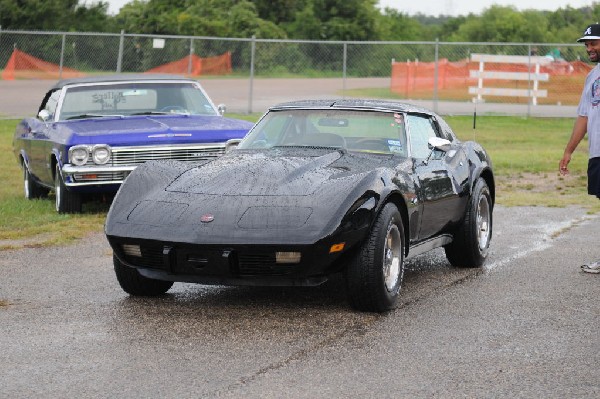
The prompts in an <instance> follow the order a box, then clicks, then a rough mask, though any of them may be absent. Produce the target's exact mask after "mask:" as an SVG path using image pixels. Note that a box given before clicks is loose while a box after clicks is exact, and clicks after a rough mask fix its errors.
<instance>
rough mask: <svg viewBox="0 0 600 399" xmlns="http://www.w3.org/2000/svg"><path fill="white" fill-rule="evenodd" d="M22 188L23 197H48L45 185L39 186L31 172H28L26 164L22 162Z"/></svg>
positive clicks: (30, 198)
mask: <svg viewBox="0 0 600 399" xmlns="http://www.w3.org/2000/svg"><path fill="white" fill-rule="evenodd" d="M23 189H24V192H25V198H27V199H29V200H32V199H37V198H46V197H48V192H49V191H50V190H48V189H47V188H45V187H42V186H40V185H39V184H38V183H37V182H36V181H35V179H34V178H33V176H31V173H29V169H28V168H27V165H25V164H24V163H23Z"/></svg>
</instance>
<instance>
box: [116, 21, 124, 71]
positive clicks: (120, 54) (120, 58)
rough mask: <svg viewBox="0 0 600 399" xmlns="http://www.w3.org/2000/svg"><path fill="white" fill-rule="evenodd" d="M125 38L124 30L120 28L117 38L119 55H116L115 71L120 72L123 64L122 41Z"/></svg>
mask: <svg viewBox="0 0 600 399" xmlns="http://www.w3.org/2000/svg"><path fill="white" fill-rule="evenodd" d="M124 39H125V31H124V30H123V29H121V38H120V39H119V56H118V57H117V73H121V68H122V65H123V42H124Z"/></svg>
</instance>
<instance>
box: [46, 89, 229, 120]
mask: <svg viewBox="0 0 600 399" xmlns="http://www.w3.org/2000/svg"><path fill="white" fill-rule="evenodd" d="M59 112H60V114H59V118H58V119H59V120H68V119H82V118H94V117H103V116H113V115H119V116H128V115H169V114H183V115H218V114H219V113H218V111H217V110H216V109H215V107H214V105H213V104H212V102H211V101H210V100H209V99H208V97H207V96H206V95H205V93H204V92H203V90H202V89H201V88H200V86H198V85H195V84H193V83H186V82H125V83H110V84H96V85H82V86H75V87H70V88H67V89H66V91H65V95H64V98H63V100H62V104H61V106H60V108H59Z"/></svg>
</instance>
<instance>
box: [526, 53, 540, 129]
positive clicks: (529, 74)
mask: <svg viewBox="0 0 600 399" xmlns="http://www.w3.org/2000/svg"><path fill="white" fill-rule="evenodd" d="M527 54H529V61H528V62H527V73H528V77H529V79H527V89H528V90H529V92H528V93H527V118H529V116H530V115H531V44H528V45H527ZM538 68H539V64H538V65H537V67H536V70H535V72H536V73H538V72H539V70H538ZM534 90H537V78H536V85H535V87H534ZM536 102H537V101H536Z"/></svg>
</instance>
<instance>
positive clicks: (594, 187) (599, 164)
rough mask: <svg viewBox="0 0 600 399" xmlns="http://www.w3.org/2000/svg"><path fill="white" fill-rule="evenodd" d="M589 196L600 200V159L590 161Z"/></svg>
mask: <svg viewBox="0 0 600 399" xmlns="http://www.w3.org/2000/svg"><path fill="white" fill-rule="evenodd" d="M588 194H589V195H595V196H596V197H598V198H599V199H600V157H596V158H590V160H589V161H588Z"/></svg>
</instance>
